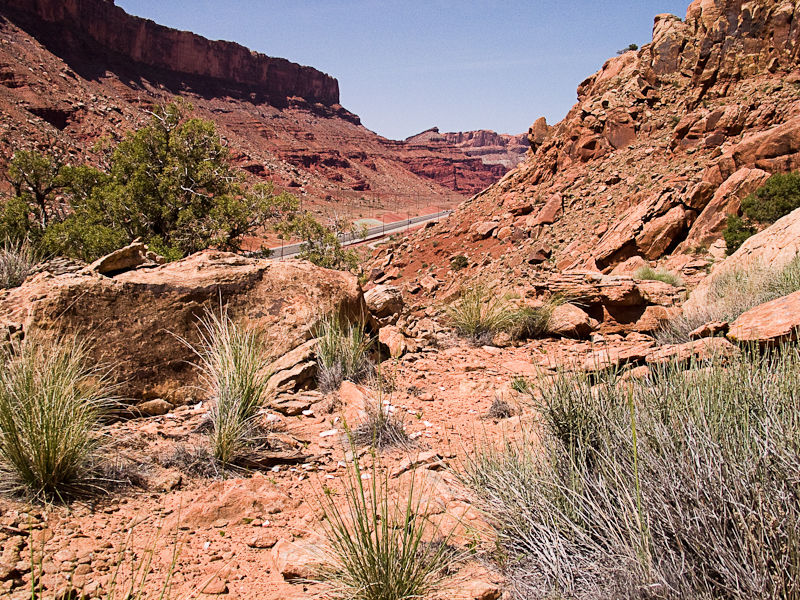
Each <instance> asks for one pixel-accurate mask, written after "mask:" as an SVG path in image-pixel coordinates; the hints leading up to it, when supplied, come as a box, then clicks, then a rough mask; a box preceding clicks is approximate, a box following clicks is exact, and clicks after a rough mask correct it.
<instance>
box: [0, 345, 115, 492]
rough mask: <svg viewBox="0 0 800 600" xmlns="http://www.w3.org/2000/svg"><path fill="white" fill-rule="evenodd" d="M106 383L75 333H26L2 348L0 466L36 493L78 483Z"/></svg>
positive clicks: (94, 438) (95, 445)
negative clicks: (71, 337)
mask: <svg viewBox="0 0 800 600" xmlns="http://www.w3.org/2000/svg"><path fill="white" fill-rule="evenodd" d="M109 395H110V388H109V385H108V383H107V380H106V379H105V378H104V376H103V374H102V373H101V372H100V371H99V370H97V368H94V369H93V368H91V367H90V366H89V364H88V357H87V351H86V346H85V345H83V344H82V343H80V342H77V341H74V340H66V339H58V338H46V337H44V336H42V335H39V334H28V335H27V336H26V337H25V339H24V340H23V341H21V342H18V343H15V344H13V345H11V346H9V347H7V348H6V349H5V350H4V351H3V353H2V356H0V468H1V469H2V471H4V472H5V473H6V483H7V484H9V485H10V487H12V488H13V489H16V490H25V491H27V492H28V493H30V494H31V495H33V496H34V497H36V498H38V499H52V498H57V497H62V498H63V497H64V496H65V495H71V494H72V493H74V492H78V491H82V490H84V491H85V489H84V486H85V485H87V482H88V480H89V479H90V473H89V469H88V464H89V460H90V459H91V458H92V457H93V455H95V454H96V452H97V451H98V450H99V449H100V447H101V438H100V436H99V435H97V428H98V426H99V421H100V418H101V416H102V413H103V411H104V409H105V408H106V407H107V405H108V403H109Z"/></svg>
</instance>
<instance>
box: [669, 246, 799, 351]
mask: <svg viewBox="0 0 800 600" xmlns="http://www.w3.org/2000/svg"><path fill="white" fill-rule="evenodd" d="M798 290H800V255H798V256H796V257H794V258H793V259H792V260H791V261H789V262H788V263H786V264H785V265H784V266H782V267H779V268H773V267H767V266H765V265H762V264H760V263H754V264H750V265H746V266H741V267H737V268H735V269H732V270H729V271H726V272H724V273H722V274H720V275H718V276H715V277H714V276H712V280H711V288H710V290H709V293H708V302H707V303H706V305H705V306H702V307H700V308H698V309H695V310H692V311H684V312H683V313H682V314H681V315H680V316H679V317H677V318H675V319H672V320H670V321H669V322H668V323H666V324H665V325H664V326H663V327H662V328H661V329H660V330H659V331H658V332H657V333H656V338H657V339H658V340H659V341H660V342H661V343H668V344H672V343H682V342H688V341H689V333H691V332H692V331H694V330H695V329H697V328H698V327H700V326H701V325H704V324H705V323H709V322H711V321H728V322H731V323H732V322H733V321H735V320H736V319H737V318H738V317H739V316H740V315H742V314H744V313H745V312H747V311H748V310H750V309H751V308H755V307H756V306H759V305H761V304H764V303H765V302H769V301H771V300H775V299H776V298H781V297H783V296H786V295H788V294H791V293H793V292H796V291H798Z"/></svg>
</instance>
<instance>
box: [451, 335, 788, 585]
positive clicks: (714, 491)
mask: <svg viewBox="0 0 800 600" xmlns="http://www.w3.org/2000/svg"><path fill="white" fill-rule="evenodd" d="M692 366H693V367H699V366H703V367H705V368H703V369H697V370H694V371H692V372H691V373H690V374H687V373H686V372H685V371H683V370H682V368H681V367H679V366H677V365H675V364H670V365H666V366H663V367H661V368H654V369H653V370H652V373H651V375H650V377H649V378H648V379H647V380H646V381H629V382H620V381H618V380H617V379H615V378H614V377H613V376H612V377H611V378H609V379H606V380H603V381H600V382H598V381H596V380H594V381H593V380H591V379H590V378H589V377H588V376H586V375H583V374H574V373H562V374H559V375H558V376H557V377H556V378H555V379H554V381H550V382H548V383H547V384H541V385H539V386H538V387H537V388H536V392H537V393H536V394H532V395H531V402H532V403H533V404H534V406H535V407H536V408H537V409H538V411H539V412H540V414H541V429H535V430H533V431H536V432H537V433H536V435H534V434H533V433H529V435H528V436H527V437H522V438H518V439H517V441H515V442H506V443H505V444H504V445H503V446H502V447H500V448H492V447H491V446H489V447H487V446H485V445H476V449H475V457H474V458H473V459H471V460H468V461H466V463H465V464H464V468H463V473H462V477H463V479H464V481H465V482H466V483H467V485H469V486H470V488H471V489H472V490H473V492H474V493H475V496H476V498H477V500H478V502H479V503H480V505H481V506H482V507H483V509H484V510H485V511H486V512H487V514H488V515H489V517H490V518H491V519H492V521H493V523H494V524H495V526H496V528H497V530H498V535H499V538H498V539H499V543H500V545H501V548H502V551H503V552H504V553H505V554H506V555H507V556H508V558H509V560H508V561H507V564H508V565H510V573H509V575H510V579H511V581H512V582H513V583H514V585H515V587H516V591H517V593H518V594H519V595H520V596H521V597H525V598H529V597H576V598H597V597H624V598H654V597H657V598H721V599H730V600H734V599H736V600H738V599H742V600H744V599H746V598H755V597H758V598H774V599H778V598H796V597H798V594H800V545H798V543H797V542H798V539H800V537H798V536H800V530H799V529H798V523H800V502H799V501H798V498H800V447H799V446H798V444H797V439H798V435H800V418H798V414H797V411H796V409H795V407H796V403H797V401H798V389H800V356H799V355H798V351H797V349H796V348H783V349H780V350H778V351H775V352H773V353H770V354H766V355H761V354H756V353H752V354H751V353H748V352H743V353H742V354H741V355H738V356H737V357H736V358H729V359H727V360H726V361H723V360H722V359H711V360H710V361H708V362H706V363H704V364H703V365H699V364H696V365H692ZM533 385H535V384H533ZM534 398H539V400H534Z"/></svg>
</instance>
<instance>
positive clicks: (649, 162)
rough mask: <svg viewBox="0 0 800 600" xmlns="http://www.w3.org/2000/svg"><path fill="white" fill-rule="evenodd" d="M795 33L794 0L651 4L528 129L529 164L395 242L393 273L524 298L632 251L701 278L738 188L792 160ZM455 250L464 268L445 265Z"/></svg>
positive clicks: (796, 138)
mask: <svg viewBox="0 0 800 600" xmlns="http://www.w3.org/2000/svg"><path fill="white" fill-rule="evenodd" d="M798 33H800V7H797V8H796V7H795V6H794V3H782V2H778V1H777V0H770V1H764V2H759V3H745V2H741V1H740V0H696V1H695V2H692V4H691V5H690V6H689V9H688V11H687V14H686V18H685V20H681V19H680V18H678V17H676V16H673V15H659V16H657V17H656V19H655V24H654V27H653V41H652V43H650V44H647V45H645V46H644V47H642V48H641V49H640V50H638V51H636V52H633V51H631V52H626V53H624V54H622V55H620V56H617V57H614V58H611V59H610V60H608V61H607V62H606V63H605V64H604V65H603V67H602V69H601V70H600V71H598V72H597V73H596V74H594V75H593V76H591V77H589V78H587V79H586V80H585V81H584V82H582V83H581V84H580V85H579V87H578V103H577V104H576V105H575V106H574V107H573V108H572V110H570V111H569V113H568V114H567V116H566V118H565V119H564V120H563V121H561V122H560V123H558V124H556V125H555V126H552V127H551V126H549V125H548V124H547V123H546V121H545V120H544V119H539V120H537V121H536V122H535V123H534V124H533V125H532V126H531V129H530V131H529V134H528V141H529V143H530V146H531V148H530V151H529V152H528V155H527V158H526V160H525V162H523V163H522V164H520V165H519V166H518V167H516V168H515V169H514V170H512V171H511V172H509V173H508V174H506V175H505V176H504V177H503V179H502V180H501V181H500V182H498V183H497V184H496V185H494V186H493V187H491V188H490V189H488V190H486V191H484V192H483V193H480V194H477V195H476V196H475V197H473V198H471V199H470V200H469V201H467V202H465V203H464V204H462V205H461V206H460V207H459V209H458V210H457V211H456V212H455V213H454V214H453V215H452V216H451V217H450V218H448V219H447V220H446V221H445V222H443V223H441V224H439V225H437V226H436V227H434V228H432V229H428V230H425V231H422V232H419V233H418V234H417V236H416V237H415V238H414V239H411V240H409V242H408V243H407V244H403V245H400V246H399V247H397V248H395V249H393V250H392V256H393V260H394V261H396V262H397V264H402V265H404V268H402V269H400V270H399V272H398V273H397V274H396V277H395V280H396V282H397V284H404V283H405V282H406V280H407V281H408V283H407V284H406V285H407V289H417V288H416V286H417V285H418V283H419V282H420V281H421V280H422V277H423V275H422V274H419V275H418V273H419V272H420V268H421V266H422V264H426V265H433V267H432V268H428V269H427V271H428V272H427V273H426V274H425V276H433V277H435V278H436V279H437V280H438V281H439V282H440V285H439V290H440V291H439V292H437V293H438V294H439V296H440V297H445V296H447V295H449V294H452V293H453V291H454V290H456V289H457V288H458V286H459V285H460V283H459V282H460V281H462V280H465V279H466V280H471V279H473V278H476V277H480V279H481V280H482V281H483V282H487V283H489V284H491V285H494V286H496V287H499V288H505V289H515V290H516V291H517V292H518V293H519V294H521V295H524V294H526V293H533V292H530V290H531V288H532V287H537V286H538V285H539V283H538V282H540V281H546V280H547V279H548V277H549V274H550V273H553V272H559V271H563V270H570V269H581V270H584V271H586V270H590V271H591V270H594V271H602V272H603V273H606V274H609V273H611V272H612V271H614V270H615V269H616V268H617V267H618V266H620V265H622V264H623V263H626V264H632V263H629V262H628V261H640V262H639V264H640V265H645V266H646V265H650V264H652V265H653V266H655V265H656V262H658V263H659V264H662V265H663V266H664V267H665V268H667V269H668V270H672V271H673V272H675V273H676V274H679V275H680V276H681V277H683V278H684V279H685V280H686V281H688V282H696V281H698V280H699V279H700V278H702V276H703V274H704V270H706V269H707V268H708V267H709V266H710V264H711V262H712V261H713V260H716V259H717V258H718V257H719V256H720V252H723V253H724V242H723V241H722V240H721V237H722V230H723V229H724V227H725V225H726V220H727V216H728V215H730V214H736V213H737V212H739V210H740V203H741V200H742V199H743V198H744V197H745V196H746V195H747V194H749V193H751V192H753V191H754V190H755V189H757V188H758V187H759V186H760V185H762V184H763V183H764V181H766V179H767V178H768V177H769V176H770V175H771V174H773V173H778V172H786V171H789V170H792V169H797V168H798V167H800V97H799V96H798V91H800V58H799V57H798V54H797V53H798V50H797V48H798ZM434 242H435V243H434ZM721 244H722V246H720V245H721ZM458 254H463V255H465V256H466V257H467V258H468V259H469V263H470V266H469V267H468V268H467V269H464V270H460V271H457V272H456V271H450V269H449V266H450V259H451V258H452V257H453V256H455V255H458ZM381 260H382V259H381Z"/></svg>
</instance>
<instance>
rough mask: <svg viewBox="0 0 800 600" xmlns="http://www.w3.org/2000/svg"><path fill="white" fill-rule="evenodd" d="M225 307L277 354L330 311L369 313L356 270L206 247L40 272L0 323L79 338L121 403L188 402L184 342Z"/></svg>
mask: <svg viewBox="0 0 800 600" xmlns="http://www.w3.org/2000/svg"><path fill="white" fill-rule="evenodd" d="M220 304H222V306H224V307H226V309H227V310H228V313H229V314H230V315H231V317H232V318H233V319H234V320H236V321H238V322H241V323H243V324H245V325H246V326H252V327H255V328H257V329H258V330H260V331H261V332H263V335H264V339H265V341H266V342H267V344H268V345H269V347H270V351H271V353H272V354H273V355H275V356H276V357H278V356H282V355H283V354H285V353H287V352H289V351H290V350H292V349H294V348H296V347H298V346H300V345H302V344H303V343H305V342H306V341H308V340H309V339H311V338H312V335H313V334H312V331H313V329H314V326H315V325H316V323H317V322H318V321H319V319H320V318H321V317H322V316H323V315H325V314H329V313H332V312H334V313H337V314H339V315H341V316H342V317H343V318H345V319H348V320H351V321H360V320H362V319H364V318H368V315H369V310H368V308H367V306H366V304H365V302H364V295H363V293H362V291H361V287H360V286H359V284H358V281H357V279H356V277H355V276H354V275H352V274H350V273H344V272H341V271H331V270H328V269H323V268H321V267H316V266H314V265H312V264H311V263H308V262H304V261H293V260H292V261H282V262H278V261H270V260H264V259H252V258H243V257H241V256H237V255H235V254H229V253H224V252H212V251H207V252H202V253H198V254H195V255H192V256H190V257H188V258H185V259H183V260H180V261H177V262H173V263H169V264H166V265H162V266H158V267H154V268H147V269H135V270H132V271H127V272H124V273H122V274H120V275H117V276H116V277H105V276H103V275H100V274H97V273H92V272H89V271H88V270H86V271H83V272H80V273H68V274H64V275H59V276H53V275H51V274H50V273H40V274H38V275H35V276H34V277H31V278H29V279H28V280H27V281H26V282H25V283H24V284H23V285H22V286H21V287H19V288H16V289H12V290H8V291H5V292H2V293H0V327H3V328H10V327H14V328H16V329H18V328H21V329H22V330H23V331H24V332H32V331H34V330H40V331H44V332H47V333H49V334H56V335H77V336H80V337H81V338H82V339H84V340H85V341H86V342H88V344H89V345H90V347H91V359H92V361H93V363H95V364H98V365H103V366H108V367H111V368H112V369H113V375H114V378H115V380H117V381H118V382H119V384H120V388H119V390H118V392H117V393H118V394H119V395H121V396H122V397H129V398H144V399H148V398H163V399H165V400H169V401H170V402H173V403H181V402H182V401H184V400H185V399H186V398H187V397H190V396H192V397H197V395H198V393H199V392H198V390H197V389H196V388H195V389H193V388H192V387H191V386H195V385H197V383H198V378H197V373H196V370H195V368H194V367H193V366H192V364H191V363H192V362H193V361H195V360H196V357H195V356H194V354H193V352H192V351H191V349H189V348H188V347H187V345H186V344H185V343H184V342H183V341H181V340H182V339H183V340H186V341H187V342H188V343H189V344H197V343H198V342H199V338H198V332H197V323H198V320H199V319H200V318H201V317H202V316H203V314H204V313H205V311H206V310H212V311H215V312H217V313H219V311H220ZM365 315H367V316H366V317H365Z"/></svg>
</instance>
